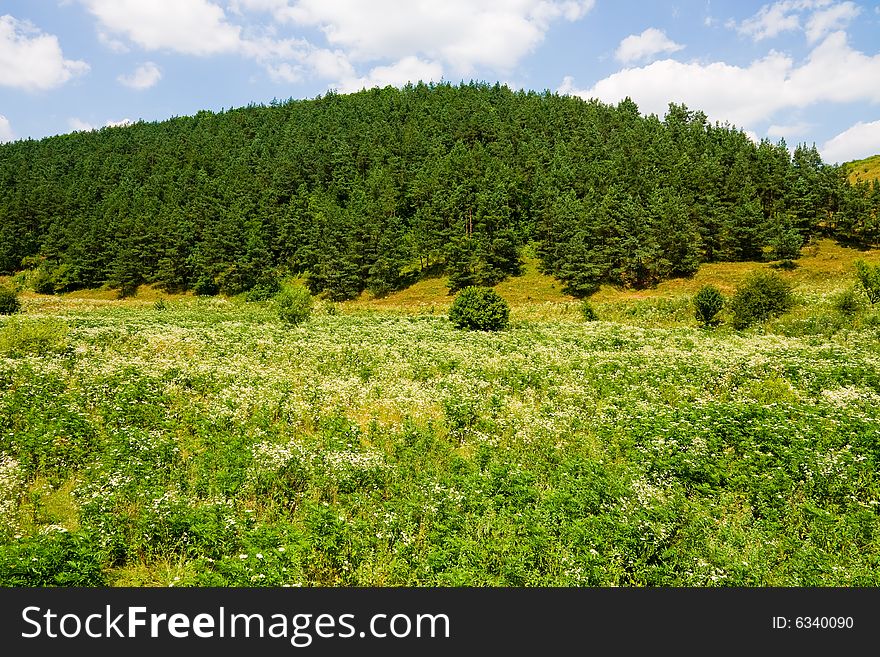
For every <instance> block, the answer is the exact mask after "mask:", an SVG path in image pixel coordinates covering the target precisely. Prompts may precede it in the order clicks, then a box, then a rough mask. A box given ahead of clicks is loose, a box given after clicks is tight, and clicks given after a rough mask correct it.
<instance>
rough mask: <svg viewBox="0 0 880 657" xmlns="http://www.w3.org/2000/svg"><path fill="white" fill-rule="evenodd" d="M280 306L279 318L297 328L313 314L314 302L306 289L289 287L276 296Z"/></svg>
mask: <svg viewBox="0 0 880 657" xmlns="http://www.w3.org/2000/svg"><path fill="white" fill-rule="evenodd" d="M275 302H276V303H277V304H278V317H280V318H281V321H283V322H286V323H287V324H291V325H293V326H296V325H297V324H302V323H303V322H304V321H306V320H307V319H308V318H309V316H310V315H311V314H312V305H313V304H314V300H313V299H312V295H311V294H309V291H308V290H307V289H306V288H304V287H299V286H297V287H287V288H284V289H283V290H281V292H279V293H278V294H277V295H276V296H275Z"/></svg>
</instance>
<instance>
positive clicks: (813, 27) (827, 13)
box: [729, 0, 861, 43]
mask: <svg viewBox="0 0 880 657" xmlns="http://www.w3.org/2000/svg"><path fill="white" fill-rule="evenodd" d="M860 13H861V7H859V6H858V5H856V4H855V3H854V2H850V1H849V0H847V1H846V2H840V3H837V4H834V3H833V2H832V0H782V1H781V2H775V3H773V4H770V5H764V6H763V7H761V8H760V9H759V10H758V12H757V13H756V14H755V15H754V16H751V17H750V18H747V19H745V20H744V21H742V22H741V23H739V24H737V23H736V21H730V22H729V27H733V28H736V30H737V31H738V32H739V33H740V34H743V35H745V36H748V37H751V38H752V39H754V40H755V41H761V40H763V39H769V38H771V37H775V36H777V35H779V34H781V33H783V32H790V31H794V30H804V32H805V33H806V36H807V41H808V42H810V43H815V42H816V41H818V40H819V39H821V38H822V37H823V36H825V35H826V34H828V33H829V32H834V31H836V30H839V29H842V28H844V27H846V26H847V25H848V24H849V22H850V21H851V20H853V19H854V18H855V17H856V16H858V15H859V14H860Z"/></svg>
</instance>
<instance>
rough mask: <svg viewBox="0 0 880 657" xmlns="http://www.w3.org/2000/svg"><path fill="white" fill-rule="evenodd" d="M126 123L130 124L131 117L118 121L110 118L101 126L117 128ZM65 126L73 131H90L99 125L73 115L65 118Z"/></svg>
mask: <svg viewBox="0 0 880 657" xmlns="http://www.w3.org/2000/svg"><path fill="white" fill-rule="evenodd" d="M127 125H131V119H120V120H118V121H114V120H113V119H110V120H108V121H105V122H104V125H103V127H105V128H119V127H124V126H127ZM67 126H68V127H69V128H70V129H71V130H72V131H74V132H90V131H92V130H97V129H98V127H99V126H96V125H94V124H92V123H89V122H88V121H83V120H82V119H78V118H77V117H75V116H73V117H71V118H69V119H67Z"/></svg>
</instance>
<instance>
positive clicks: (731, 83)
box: [559, 32, 880, 127]
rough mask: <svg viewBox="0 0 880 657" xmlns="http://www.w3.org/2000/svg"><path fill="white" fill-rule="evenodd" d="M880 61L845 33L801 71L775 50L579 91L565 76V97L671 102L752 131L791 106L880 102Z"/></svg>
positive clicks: (624, 75) (655, 105) (631, 73)
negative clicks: (744, 60) (742, 60)
mask: <svg viewBox="0 0 880 657" xmlns="http://www.w3.org/2000/svg"><path fill="white" fill-rule="evenodd" d="M877 80H880V55H874V56H867V55H865V54H863V53H861V52H858V51H856V50H853V49H852V48H851V47H850V46H849V44H848V43H847V39H846V34H845V33H843V32H835V33H833V34H831V35H829V36H828V37H827V38H826V39H825V40H824V41H823V42H822V43H821V44H819V46H817V47H816V48H815V49H814V50H813V51H812V52H811V53H810V55H809V57H808V58H807V60H806V61H805V62H803V63H802V64H800V65H795V62H794V61H793V60H792V59H791V58H790V57H788V56H786V55H783V54H780V53H777V52H770V53H769V54H768V55H767V56H765V57H763V58H762V59H758V60H756V61H754V62H752V63H751V64H750V65H749V66H746V67H741V66H734V65H731V64H727V63H724V62H712V63H708V64H706V63H702V62H689V63H683V62H677V61H673V60H669V59H667V60H661V61H657V62H654V63H652V64H649V65H647V66H643V67H639V68H630V69H624V70H622V71H619V72H617V73H614V74H612V75H610V76H608V77H607V78H604V79H603V80H600V81H599V82H597V83H596V84H595V85H593V87H591V88H590V89H577V88H576V87H575V85H574V81H573V80H572V79H571V78H570V77H569V78H566V79H565V80H564V81H563V83H562V86H560V88H559V91H560V93H569V94H574V95H579V96H583V97H585V98H598V99H599V100H602V101H604V102H608V103H616V102H618V101H619V100H621V99H623V98H625V97H626V96H630V97H631V98H632V99H633V100H634V101H635V102H636V103H637V104H638V105H639V108H640V109H641V110H642V111H643V112H646V113H655V114H657V115H660V116H662V115H663V114H665V112H666V109H667V106H668V104H669V103H670V102H675V103H685V104H686V105H688V106H689V107H692V108H695V109H701V110H703V111H704V112H706V114H707V115H708V116H709V117H710V118H711V119H712V120H717V121H730V122H731V123H733V124H735V125H737V126H739V127H750V126H754V124H755V123H757V122H759V121H764V120H767V119H770V118H771V117H772V116H773V115H774V114H775V113H776V112H778V111H780V110H783V109H786V108H803V107H807V106H809V105H813V104H815V103H819V102H834V103H846V102H856V101H867V102H875V103H876V102H880V85H878V84H877Z"/></svg>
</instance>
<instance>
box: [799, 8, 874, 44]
mask: <svg viewBox="0 0 880 657" xmlns="http://www.w3.org/2000/svg"><path fill="white" fill-rule="evenodd" d="M861 11H862V9H861V7H858V6H857V5H856V4H855V3H853V2H843V3H841V4H839V5H833V6H831V7H829V8H828V9H823V10H821V11H817V12H816V13H814V14H813V15H812V16H810V18H809V20H808V21H807V28H806V32H807V41H809V42H810V43H815V42H816V41H818V40H819V39H821V38H822V37H823V36H825V35H826V34H828V33H829V32H833V31H834V30H839V29H841V28H844V27H846V26H847V25H849V22H850V21H851V20H853V19H854V18H855V17H856V16H858V15H859V14H860V13H861Z"/></svg>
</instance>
